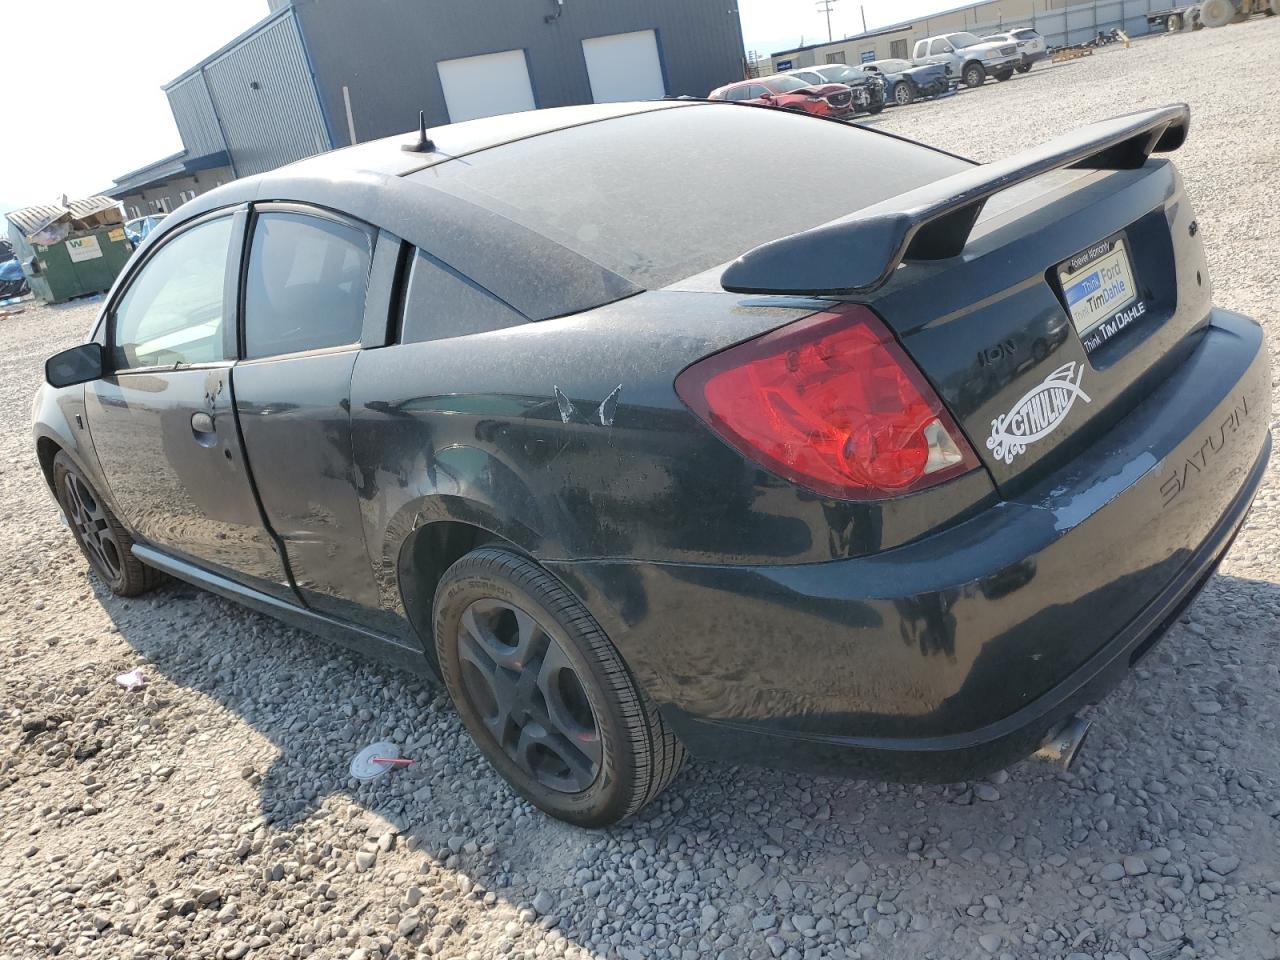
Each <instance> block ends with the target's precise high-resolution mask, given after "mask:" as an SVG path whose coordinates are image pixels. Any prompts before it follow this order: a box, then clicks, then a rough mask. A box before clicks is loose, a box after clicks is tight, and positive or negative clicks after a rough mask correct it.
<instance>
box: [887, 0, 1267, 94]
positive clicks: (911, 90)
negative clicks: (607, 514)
mask: <svg viewBox="0 0 1280 960" xmlns="http://www.w3.org/2000/svg"><path fill="white" fill-rule="evenodd" d="M1276 2H1277V3H1280V0H1276ZM915 98H916V88H915V87H913V86H912V85H911V81H910V80H900V81H898V83H897V84H895V85H894V88H893V102H894V103H896V104H897V105H898V106H900V107H905V106H906V105H907V104H909V103H911V102H912V101H914V100H915Z"/></svg>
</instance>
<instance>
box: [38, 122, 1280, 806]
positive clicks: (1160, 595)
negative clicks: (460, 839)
mask: <svg viewBox="0 0 1280 960" xmlns="http://www.w3.org/2000/svg"><path fill="white" fill-rule="evenodd" d="M1188 122H1189V111H1188V110H1187V108H1186V107H1185V106H1174V107H1165V108H1160V109H1154V110H1147V111H1143V112H1141V113H1135V114H1130V115H1127V116H1124V117H1118V118H1115V119H1113V120H1106V121H1102V122H1099V123H1095V124H1092V125H1090V126H1087V127H1084V128H1082V129H1080V130H1077V131H1075V132H1071V133H1065V134H1062V135H1060V136H1059V137H1057V138H1056V139H1054V140H1052V141H1050V142H1049V143H1047V144H1044V145H1043V146H1039V147H1036V148H1033V149H1030V150H1028V151H1026V152H1024V153H1020V154H1017V155H1014V156H1011V157H1008V158H1006V159H1004V160H1000V161H996V162H994V163H990V164H986V165H978V164H974V163H971V162H969V161H967V160H963V159H960V158H958V157H955V156H953V155H951V154H948V153H943V152H941V151H937V150H933V149H930V148H928V147H925V146H921V145H918V144H915V143H912V142H910V141H908V140H905V139H903V138H901V137H898V136H894V135H890V134H886V133H879V132H876V131H874V130H870V129H864V128H860V127H858V126H856V125H853V124H840V123H820V122H817V121H816V120H815V119H814V118H813V117H802V116H798V115H794V114H791V113H789V112H788V111H784V110H745V109H737V108H732V107H728V106H725V105H723V104H719V103H706V102H701V101H693V102H691V101H678V100H673V101H660V102H651V103H643V104H638V103H632V104H612V105H607V106H606V105H600V104H597V105H592V106H586V107H572V108H562V109H558V110H540V111H537V112H533V113H522V114H515V115H512V116H508V117H494V118H489V119H484V120H474V121H470V122H467V123H460V124H456V125H454V126H446V127H442V128H439V129H436V130H432V131H430V136H429V137H426V136H423V137H422V138H421V139H419V138H417V137H414V138H403V137H397V138H390V139H386V140H379V141H373V142H370V143H364V144H360V145H358V146H354V147H350V148H348V149H346V150H340V151H335V152H333V153H329V154H323V155H320V156H317V157H313V158H311V159H308V160H303V161H301V162H299V163H297V164H294V165H292V166H289V167H285V168H283V169H280V170H276V171H273V172H270V173H266V174H261V175H257V176H253V177H246V178H244V179H241V180H237V181H234V182H232V183H229V184H227V185H225V186H222V187H219V188H217V189H215V190H212V191H210V192H209V193H206V194H204V195H202V196H200V197H197V198H196V199H195V200H193V201H190V202H188V203H186V204H185V205H184V206H183V207H182V208H181V209H180V210H179V211H177V212H175V213H174V214H173V215H171V216H170V217H169V218H168V219H167V220H166V221H165V222H164V223H162V224H161V225H160V226H159V227H157V228H156V231H155V233H153V235H152V237H151V239H150V240H149V241H148V242H147V244H146V245H145V246H144V248H143V249H142V251H141V252H140V253H141V255H140V256H138V257H135V258H134V259H133V260H132V261H131V262H130V263H129V264H128V266H127V267H126V268H125V270H124V272H123V273H122V274H121V276H120V278H119V279H118V280H117V282H116V284H115V286H114V288H113V289H112V291H111V292H110V294H109V295H108V296H107V298H106V299H105V301H104V306H103V309H102V312H101V315H100V317H99V318H98V320H97V323H96V326H95V327H94V329H93V331H92V332H91V334H90V336H89V339H88V342H86V343H84V344H81V345H78V346H75V347H72V348H71V349H69V350H66V351H63V352H62V353H59V354H57V355H55V356H54V357H52V358H51V359H50V360H49V361H48V362H47V364H46V370H45V375H46V379H47V385H45V386H43V387H42V388H41V389H40V391H39V393H38V395H37V396H36V398H35V403H34V408H33V415H34V439H35V454H36V456H37V458H38V461H39V466H40V468H41V473H40V475H41V476H43V478H44V479H45V480H46V481H47V483H48V485H49V488H50V490H51V491H52V492H53V494H54V496H55V497H56V500H57V503H58V506H59V508H60V509H61V511H62V512H63V513H64V515H65V518H66V520H67V523H68V525H69V527H70V533H71V535H72V536H74V537H75V540H76V542H77V543H78V544H79V546H80V548H81V549H82V550H83V552H84V555H85V556H86V558H87V559H88V563H89V566H90V567H91V568H92V570H93V571H94V573H95V574H96V575H97V577H98V578H100V580H101V581H102V582H103V583H104V584H105V585H106V586H107V587H109V588H110V589H111V590H112V591H114V592H116V593H118V594H121V595H125V596H131V595H135V594H139V593H142V592H143V591H145V590H147V589H148V588H150V587H152V586H154V585H155V584H156V582H157V580H156V578H157V576H158V572H159V571H163V572H166V573H169V574H172V575H174V576H176V577H179V578H181V579H184V580H187V581H190V582H191V583H194V584H197V585H199V586H201V587H204V588H207V589H209V590H212V591H214V592H217V593H220V594H222V595H224V596H227V597H231V598H233V599H236V600H238V601H241V602H243V603H246V604H249V605H251V606H253V607H255V608H257V609H259V610H263V611H265V612H267V613H269V614H271V615H273V616H276V617H280V618H282V619H284V620H287V621H289V622H291V623H294V624H297V625H300V626H303V627H305V628H308V629H310V630H313V631H316V632H319V633H321V634H324V635H327V636H331V637H334V638H336V639H342V640H344V641H345V642H348V643H352V644H354V645H357V646H361V647H364V648H367V649H370V650H376V651H378V652H381V653H383V654H385V655H387V656H390V657H392V658H394V659H395V660H397V661H398V662H400V663H404V664H408V665H411V666H413V667H415V668H417V669H421V670H423V671H426V672H428V673H430V674H434V675H436V676H439V677H440V678H441V679H442V680H443V683H444V685H445V687H446V689H447V690H448V692H449V694H450V696H451V697H452V699H453V701H454V703H455V704H456V705H457V709H458V712H459V714H460V716H461V719H462V721H463V723H464V724H465V725H466V728H467V730H468V731H469V732H470V733H471V735H472V736H473V737H474V738H475V740H476V743H477V744H478V746H479V749H480V751H481V752H482V753H483V755H484V756H485V757H486V758H488V760H489V761H490V763H491V764H492V765H493V767H494V768H495V769H496V770H497V771H498V772H499V773H500V774H501V775H502V776H503V777H505V778H506V779H507V780H508V781H509V782H510V783H511V784H512V786H513V787H514V788H515V789H516V790H517V791H518V792H519V793H520V794H521V795H522V796H524V797H526V798H528V799H529V800H530V801H531V802H533V803H535V804H537V805H538V806H540V807H541V808H542V809H543V810H546V811H548V812H549V813H551V814H552V815H554V816H556V817H560V818H562V819H564V820H566V821H569V822H571V823H576V824H580V825H588V826H598V825H602V824H608V823H612V822H614V821H615V820H617V819H619V818H620V817H624V816H626V815H628V814H630V813H634V812H635V811H636V810H638V809H640V807H642V806H643V805H644V804H645V803H647V802H648V801H650V800H652V799H653V798H654V797H655V796H656V795H657V794H658V793H660V792H661V791H662V790H663V789H664V788H665V787H666V786H667V785H668V784H669V783H670V782H671V781H672V779H673V778H674V777H675V775H676V773H677V772H678V771H679V769H680V767H681V764H682V762H683V760H684V758H685V754H686V751H688V752H689V753H691V754H692V755H694V756H695V757H703V758H707V759H713V760H723V761H729V762H734V763H739V762H749V763H763V764H771V765H782V766H789V767H797V768H803V769H813V770H822V771H827V772H828V773H836V772H842V773H845V774H857V775H865V774H872V773H875V774H881V773H888V774H891V775H893V776H896V777H905V778H912V779H931V780H939V781H943V782H950V781H955V780H959V779H971V778H973V777H975V776H979V775H982V774H983V773H984V772H988V771H990V770H994V769H998V768H1001V767H1003V766H1005V765H1006V764H1008V763H1010V762H1012V761H1014V760H1016V759H1018V758H1020V757H1023V756H1025V755H1026V754H1027V753H1029V752H1030V751H1033V750H1036V749H1037V746H1039V745H1042V744H1043V747H1042V751H1043V752H1045V753H1052V752H1054V751H1057V754H1058V755H1059V757H1060V759H1062V760H1064V761H1065V760H1069V759H1070V757H1071V756H1072V755H1073V754H1074V752H1075V750H1076V749H1077V747H1078V746H1079V743H1080V740H1081V738H1082V737H1083V734H1084V732H1085V727H1086V724H1085V723H1084V721H1082V720H1080V719H1078V718H1077V717H1076V711H1077V710H1078V709H1079V708H1080V707H1082V706H1083V705H1085V704H1090V703H1094V702H1097V700H1098V699H1099V698H1100V697H1102V696H1103V695H1104V694H1105V693H1106V691H1107V690H1108V689H1110V688H1111V687H1112V686H1114V684H1116V683H1117V682H1119V680H1120V678H1121V677H1123V676H1124V675H1125V674H1126V672H1127V671H1128V670H1129V668H1130V667H1131V666H1132V665H1133V664H1134V663H1136V662H1138V661H1139V660H1140V658H1141V657H1142V656H1143V655H1144V654H1145V653H1147V652H1148V651H1149V650H1150V649H1151V647H1152V645H1153V644H1154V643H1155V642H1156V641H1157V640H1158V639H1159V638H1160V636H1161V635H1162V633H1163V632H1164V630H1165V629H1166V628H1167V627H1168V626H1169V625H1170V624H1173V623H1175V622H1176V621H1177V619H1178V617H1179V615H1180V613H1181V611H1182V610H1183V609H1184V608H1185V607H1186V606H1187V605H1188V604H1189V603H1190V602H1191V601H1192V600H1193V599H1194V597H1195V596H1196V594H1197V592H1198V591H1199V590H1200V589H1201V587H1203V586H1204V584H1205V582H1206V580H1207V579H1208V578H1209V576H1210V575H1211V574H1212V572H1213V570H1214V568H1215V566H1216V565H1217V563H1218V562H1219V560H1220V559H1221V558H1222V556H1223V554H1224V552H1225V551H1226V550H1227V548H1228V546H1229V545H1230V543H1231V541H1232V539H1233V537H1234V536H1235V534H1236V531H1237V530H1238V529H1239V527H1240V525H1241V523H1242V522H1243V520H1244V518H1245V515H1246V514H1247V512H1248V510H1249V507H1250V504H1251V502H1252V500H1253V497H1254V494H1255V492H1256V491H1257V489H1258V486H1259V484H1260V482H1261V479H1262V477H1263V475H1264V471H1265V468H1266V465H1267V460H1268V455H1269V451H1270V445H1271V439H1270V432H1269V424H1270V422H1271V374H1270V372H1269V370H1268V350H1267V347H1266V344H1265V342H1264V339H1263V334H1262V330H1261V328H1260V327H1259V325H1258V324H1257V323H1255V322H1254V321H1253V320H1250V319H1247V318H1245V317H1242V316H1240V315H1239V314H1236V313H1232V312H1229V311H1226V310H1220V309H1215V308H1214V307H1213V305H1212V302H1211V295H1210V290H1211V283H1210V279H1209V276H1208V273H1209V267H1208V264H1207V261H1206V257H1205V251H1204V247H1203V244H1202V242H1201V238H1200V236H1199V235H1198V233H1197V230H1196V227H1195V219H1194V218H1195V213H1194V211H1193V209H1192V204H1191V201H1190V199H1189V198H1188V197H1187V194H1186V191H1185V189H1184V186H1183V183H1182V180H1181V178H1180V177H1179V175H1178V173H1177V171H1176V170H1175V168H1174V166H1173V165H1172V164H1171V163H1169V162H1168V161H1167V160H1163V159H1151V158H1149V154H1150V153H1151V151H1152V150H1156V151H1161V152H1163V151H1169V150H1174V149H1176V148H1177V147H1178V146H1179V145H1180V144H1181V143H1182V141H1183V140H1184V139H1185V136H1186V130H1187V125H1188ZM769 145H785V149H786V154H787V156H788V158H791V159H792V160H794V161H796V162H790V161H789V163H788V166H787V170H786V173H785V174H784V175H781V176H775V175H771V174H770V175H765V176H763V177H762V168H761V165H760V164H758V163H755V162H745V161H744V158H748V159H750V158H756V157H759V156H760V152H761V149H762V147H763V148H767V147H768V146H769ZM406 148H407V149H406ZM456 158H463V159H456ZM1059 169H1068V170H1070V171H1071V173H1072V177H1071V178H1069V179H1063V178H1061V177H1046V176H1044V175H1045V174H1047V173H1051V172H1053V171H1055V170H1059ZM850 171H855V173H856V175H854V176H850ZM1010 188H1016V189H1017V202H1016V203H1015V204H1004V203H1000V204H998V209H996V210H993V212H992V213H991V214H989V215H987V216H986V218H985V219H984V217H983V213H982V211H983V210H984V206H985V205H986V204H987V202H988V201H989V200H990V199H991V198H992V197H994V196H996V195H997V194H999V193H1000V191H1003V190H1007V189H1010ZM1153 204H1154V206H1153ZM993 206H996V205H993ZM971 231H974V237H973V239H972V241H971V240H970V232H971ZM850 251H856V256H851V255H850ZM138 609H142V610H144V611H145V610H146V609H148V608H145V607H144V608H138ZM154 609H155V611H156V613H157V614H158V613H160V612H161V611H162V607H156V608H154ZM1185 669H1186V670H1187V671H1192V670H1193V667H1192V666H1190V665H1188V666H1186V667H1185ZM1186 680H1187V682H1188V683H1194V681H1195V678H1194V676H1191V675H1188V676H1187V678H1186ZM318 706H319V707H321V708H332V707H333V706H334V704H321V705H318ZM1148 735H1149V736H1162V735H1165V734H1163V733H1162V732H1160V731H1158V730H1151V731H1148ZM317 773H318V774H322V775H324V776H326V777H328V778H329V779H333V780H337V779H340V777H339V776H338V772H337V771H335V770H329V771H317ZM476 786H477V789H478V790H480V791H481V792H483V791H485V790H488V789H489V787H488V785H487V784H486V783H485V782H484V780H483V779H482V778H481V779H478V780H477V785H476Z"/></svg>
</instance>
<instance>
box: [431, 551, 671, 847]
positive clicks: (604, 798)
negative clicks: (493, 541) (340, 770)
mask: <svg viewBox="0 0 1280 960" xmlns="http://www.w3.org/2000/svg"><path fill="white" fill-rule="evenodd" d="M434 614H435V615H434V628H435V647H436V656H437V658H438V661H439V664H440V673H441V675H442V677H443V679H444V682H445V686H446V688H447V689H448V691H449V695H450V696H451V697H452V698H453V702H454V704H455V705H456V706H457V708H458V713H459V715H460V716H461V718H462V722H463V723H464V724H465V725H466V727H467V730H468V732H469V733H470V734H471V736H472V738H473V739H474V740H475V742H476V745H477V746H478V747H479V748H480V750H481V752H482V753H484V755H485V757H486V758H487V759H488V761H489V762H490V763H491V764H492V765H493V767H494V768H495V769H496V770H497V771H498V773H500V774H501V775H502V777H503V778H504V779H505V780H506V781H507V782H508V783H509V784H510V785H511V786H512V787H513V788H514V789H515V791H516V792H517V793H519V794H520V795H521V796H523V797H524V798H525V799H526V800H528V801H529V802H530V803H532V804H534V805H535V806H537V807H539V808H541V809H542V810H544V811H545V812H546V813H548V814H550V815H551V816H553V817H555V818H557V819H559V820H563V821H565V822H566V823H571V824H574V825H575V826H579V827H604V826H608V825H610V824H613V823H616V822H618V821H619V820H622V819H623V818H625V817H628V816H630V815H631V814H633V813H635V812H636V811H638V810H639V809H640V808H641V807H643V806H644V805H645V804H647V803H649V801H651V800H653V799H654V797H656V796H657V795H658V794H659V793H661V792H662V791H663V790H664V789H665V788H666V787H667V786H668V785H669V784H670V783H671V781H672V780H673V779H674V778H675V776H676V774H677V773H678V772H679V771H680V767H681V765H682V764H683V762H684V756H685V754H684V748H683V747H682V746H681V745H680V742H679V741H678V740H676V738H675V736H674V734H672V733H671V732H670V730H668V729H667V727H666V724H665V723H664V721H663V719H662V717H661V716H660V715H659V714H658V711H657V708H656V707H654V705H653V703H652V702H651V701H650V700H649V698H648V697H647V696H646V695H645V693H644V691H643V690H641V689H640V688H639V687H638V686H637V685H636V682H635V680H634V679H633V678H632V676H631V673H630V671H629V670H628V669H627V666H626V664H625V663H623V661H622V658H621V657H620V656H619V655H618V651H617V650H616V649H614V646H613V644H612V643H611V642H610V641H609V638H608V637H607V636H605V633H604V631H603V630H602V629H601V628H600V625H599V624H598V623H596V621H595V618H594V617H592V616H591V613H590V612H589V611H588V610H587V609H586V607H584V606H583V605H582V604H581V603H580V602H579V601H578V600H577V598H576V597H574V596H573V595H572V594H571V593H569V591H568V590H567V589H566V588H565V586H564V585H563V584H562V583H560V581H559V580H557V579H556V578H555V577H553V576H552V575H551V574H550V573H548V572H547V571H546V570H545V569H543V568H542V567H541V566H539V565H538V564H537V563H535V562H534V561H533V560H531V559H529V558H528V557H524V556H521V555H519V554H517V553H514V552H511V551H509V550H505V549H502V548H498V547H481V548H480V549H478V550H474V551H472V552H471V553H469V554H467V555H466V556H465V557H463V558H462V559H461V560H459V561H458V562H457V563H455V564H454V565H453V566H452V567H450V568H449V570H448V571H447V572H446V573H445V575H444V577H443V579H442V580H441V581H440V585H439V587H438V588H437V590H436V599H435V609H434Z"/></svg>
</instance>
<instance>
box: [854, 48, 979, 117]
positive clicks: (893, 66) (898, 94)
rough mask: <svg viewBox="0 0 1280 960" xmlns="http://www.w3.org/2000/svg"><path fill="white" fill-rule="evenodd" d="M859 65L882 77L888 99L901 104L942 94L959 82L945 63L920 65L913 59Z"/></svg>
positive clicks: (876, 61)
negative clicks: (953, 77)
mask: <svg viewBox="0 0 1280 960" xmlns="http://www.w3.org/2000/svg"><path fill="white" fill-rule="evenodd" d="M860 67H861V69H862V71H863V72H864V73H869V74H872V75H874V76H878V77H880V78H881V81H882V82H883V83H884V91H885V100H886V101H887V102H889V103H896V104H897V105H898V106H900V107H901V106H906V105H907V104H908V103H912V102H914V101H916V100H922V99H929V98H931V97H940V96H942V95H943V94H944V93H948V92H950V91H951V90H953V89H955V83H956V81H955V80H953V79H952V77H951V68H950V67H948V66H947V65H946V64H945V63H928V64H925V65H924V66H922V67H917V66H915V65H913V64H912V63H911V61H910V60H873V61H871V62H870V63H864V64H860Z"/></svg>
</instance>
